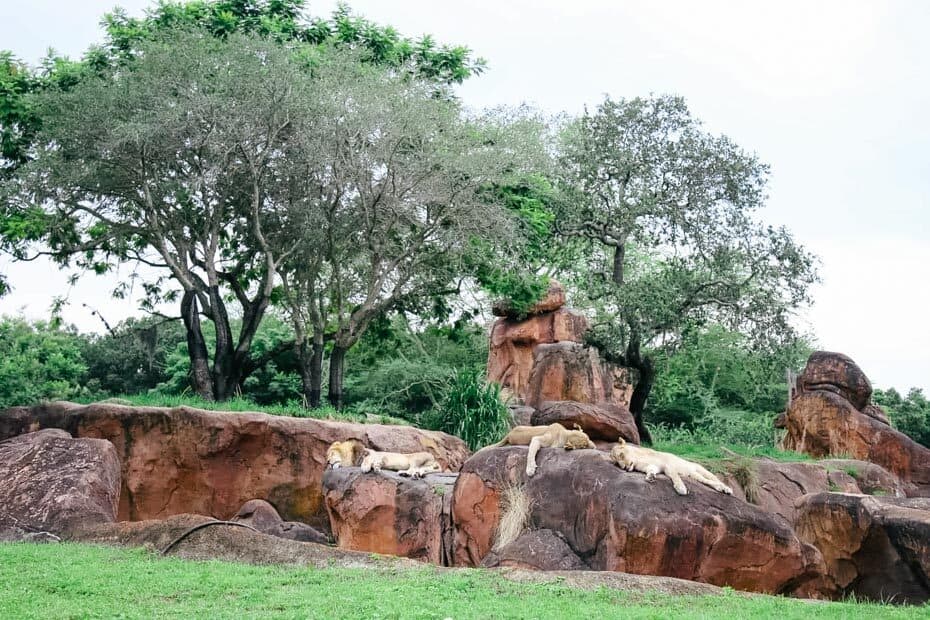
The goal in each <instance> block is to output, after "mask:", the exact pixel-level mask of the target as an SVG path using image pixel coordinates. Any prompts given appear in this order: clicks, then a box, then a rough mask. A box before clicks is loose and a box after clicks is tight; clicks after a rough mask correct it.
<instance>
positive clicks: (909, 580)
mask: <svg viewBox="0 0 930 620" xmlns="http://www.w3.org/2000/svg"><path fill="white" fill-rule="evenodd" d="M797 532H798V536H799V537H800V538H801V539H802V540H804V541H806V542H808V543H810V544H813V545H814V546H815V547H817V548H818V549H819V550H820V552H821V554H822V556H823V559H824V562H825V566H826V575H825V576H824V577H823V578H822V579H823V590H824V591H826V592H829V593H831V594H832V595H833V596H835V597H845V596H848V595H851V594H854V595H855V596H856V597H857V598H859V599H868V600H873V601H883V602H893V603H924V602H926V601H927V600H930V499H927V498H911V499H907V498H893V497H872V496H868V495H853V494H844V493H819V494H816V495H808V496H806V497H805V498H804V499H803V500H802V501H801V503H800V506H799V514H798V519H797Z"/></svg>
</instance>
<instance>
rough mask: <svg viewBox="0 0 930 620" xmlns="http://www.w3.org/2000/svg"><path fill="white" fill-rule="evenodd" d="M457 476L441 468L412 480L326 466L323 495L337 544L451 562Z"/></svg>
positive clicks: (392, 474) (425, 560) (391, 473)
mask: <svg viewBox="0 0 930 620" xmlns="http://www.w3.org/2000/svg"><path fill="white" fill-rule="evenodd" d="M455 478H456V474H442V473H440V474H428V475H427V476H425V477H423V478H422V479H412V478H408V477H404V476H400V475H398V474H397V473H395V472H392V471H386V470H384V471H381V472H367V473H365V472H362V470H361V469H359V468H358V467H340V468H339V469H329V470H326V473H325V474H324V475H323V496H324V501H325V503H326V511H327V512H328V513H329V519H330V523H331V525H332V530H333V536H334V537H335V538H336V542H337V544H338V546H339V547H340V548H342V549H353V550H358V551H371V552H374V553H384V554H389V555H400V556H404V557H408V558H413V559H415V560H421V561H424V562H430V563H432V564H437V565H440V566H449V564H450V562H449V551H450V549H451V545H452V527H451V513H452V510H451V502H452V485H453V484H454V483H455Z"/></svg>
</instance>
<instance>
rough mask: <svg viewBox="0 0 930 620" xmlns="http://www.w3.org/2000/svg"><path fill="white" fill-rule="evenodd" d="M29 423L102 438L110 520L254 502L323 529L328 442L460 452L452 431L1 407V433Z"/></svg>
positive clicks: (221, 513) (243, 416) (459, 458)
mask: <svg viewBox="0 0 930 620" xmlns="http://www.w3.org/2000/svg"><path fill="white" fill-rule="evenodd" d="M33 428H61V429H64V430H67V431H68V432H70V433H71V434H72V435H74V436H75V437H94V438H100V439H107V440H109V441H110V442H111V443H112V444H113V445H114V446H115V447H116V454H117V455H118V456H119V460H120V463H121V465H122V484H123V486H122V489H121V492H120V498H119V511H118V517H119V519H121V520H131V521H136V520H141V519H151V518H160V517H165V516H167V515H172V514H180V513H198V514H206V515H214V516H217V517H220V518H225V517H227V516H228V515H230V514H234V513H235V512H236V511H237V510H238V509H239V507H240V506H242V504H243V503H245V502H247V501H248V500H250V499H254V498H260V499H265V500H267V501H269V502H271V503H272V504H273V505H274V506H276V507H277V509H278V511H279V512H280V513H281V515H282V516H283V517H284V518H285V519H287V520H290V521H301V522H303V523H306V524H308V525H311V526H314V527H318V528H324V529H328V528H329V521H328V518H327V516H326V509H325V507H324V506H323V490H322V479H323V469H324V467H325V464H326V449H327V448H328V447H329V445H330V444H331V443H333V442H334V441H345V440H347V439H357V440H359V441H361V442H362V443H363V444H365V445H366V446H369V447H371V448H373V449H375V450H388V451H396V452H417V451H422V450H426V451H429V452H431V453H432V454H433V455H434V456H435V457H436V458H437V460H438V461H439V462H440V464H441V465H442V466H443V467H444V468H446V469H452V470H455V469H458V467H459V466H460V465H461V464H462V462H464V460H465V459H466V458H467V456H468V450H467V448H466V446H465V444H464V443H463V442H462V441H461V440H460V439H458V438H457V437H452V436H450V435H446V434H444V433H438V432H432V431H424V430H419V429H416V428H412V427H406V426H385V425H380V424H349V423H346V422H334V421H330V420H313V419H308V418H289V417H284V416H272V415H267V414H264V413H221V412H216V411H203V410H199V409H193V408H190V407H177V408H171V409H169V408H162V407H126V406H121V405H115V404H100V403H96V404H92V405H85V406H82V405H75V404H73V403H63V402H58V403H49V404H45V405H38V406H35V407H17V408H13V409H9V410H7V411H5V412H3V413H0V439H3V438H6V437H10V436H15V435H18V434H21V433H24V432H28V431H29V430H30V429H33Z"/></svg>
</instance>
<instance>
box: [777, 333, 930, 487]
mask: <svg viewBox="0 0 930 620" xmlns="http://www.w3.org/2000/svg"><path fill="white" fill-rule="evenodd" d="M871 393H872V388H871V385H870V384H869V380H868V379H867V378H866V376H865V374H864V373H863V372H862V371H861V370H860V369H859V367H858V366H856V364H855V363H854V362H853V361H852V360H850V359H849V358H848V357H846V356H845V355H841V354H839V353H826V352H823V351H818V352H816V353H814V354H812V355H811V357H810V359H809V360H808V363H807V366H806V367H805V369H804V372H802V373H801V375H800V376H799V377H798V390H797V392H796V394H795V396H794V398H792V400H791V403H790V404H789V406H788V411H787V412H786V413H785V415H784V417H782V418H780V419H779V421H777V422H776V424H777V425H781V426H783V427H784V428H785V429H786V430H787V434H786V435H785V439H784V442H783V445H784V447H785V448H787V449H789V450H795V451H797V452H804V453H807V454H810V455H811V456H814V457H825V456H831V455H833V456H848V457H851V458H853V459H857V460H862V461H870V462H872V463H876V464H877V465H880V466H882V467H883V468H885V469H886V470H888V471H889V472H891V473H893V474H895V475H896V476H898V477H899V478H900V479H901V480H902V481H903V482H905V483H910V484H912V485H914V486H913V487H909V488H910V491H909V492H910V493H913V494H917V495H922V496H925V495H930V449H927V448H925V447H923V446H921V445H920V444H918V443H917V442H915V441H914V440H912V439H910V438H909V437H907V436H906V435H904V434H903V433H900V432H898V431H896V430H895V429H893V428H891V426H889V425H888V423H887V416H886V415H885V413H884V412H883V411H882V410H881V409H880V408H879V407H877V406H875V405H873V404H871V403H870V402H869V399H870V397H871Z"/></svg>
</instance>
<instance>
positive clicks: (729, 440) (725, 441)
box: [652, 412, 811, 461]
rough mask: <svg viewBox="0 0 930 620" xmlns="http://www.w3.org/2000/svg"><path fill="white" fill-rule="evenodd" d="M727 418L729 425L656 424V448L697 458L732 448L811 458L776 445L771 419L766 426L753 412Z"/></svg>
mask: <svg viewBox="0 0 930 620" xmlns="http://www.w3.org/2000/svg"><path fill="white" fill-rule="evenodd" d="M725 421H726V423H727V425H726V426H724V425H712V426H708V427H697V428H686V427H684V426H668V425H665V424H658V425H655V426H654V427H653V430H652V434H653V448H655V449H656V450H662V451H663V452H671V453H672V454H677V455H678V456H681V457H683V458H687V459H691V460H697V461H712V460H719V459H725V458H728V457H730V456H732V455H731V454H730V453H731V452H732V453H735V454H738V455H740V456H745V457H765V458H770V459H775V460H779V461H809V460H811V459H810V457H808V456H806V455H804V454H800V453H798V452H787V451H784V450H781V449H779V448H777V447H776V442H775V439H776V435H775V429H773V428H772V427H771V420H769V422H768V424H767V425H766V427H763V424H762V423H761V421H760V420H758V418H757V417H756V416H754V415H753V414H752V413H751V412H729V414H728V415H726V416H725ZM739 427H741V428H739ZM721 432H722V433H723V434H722V435H721V434H720V433H721ZM744 442H745V443H744Z"/></svg>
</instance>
